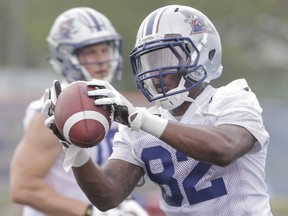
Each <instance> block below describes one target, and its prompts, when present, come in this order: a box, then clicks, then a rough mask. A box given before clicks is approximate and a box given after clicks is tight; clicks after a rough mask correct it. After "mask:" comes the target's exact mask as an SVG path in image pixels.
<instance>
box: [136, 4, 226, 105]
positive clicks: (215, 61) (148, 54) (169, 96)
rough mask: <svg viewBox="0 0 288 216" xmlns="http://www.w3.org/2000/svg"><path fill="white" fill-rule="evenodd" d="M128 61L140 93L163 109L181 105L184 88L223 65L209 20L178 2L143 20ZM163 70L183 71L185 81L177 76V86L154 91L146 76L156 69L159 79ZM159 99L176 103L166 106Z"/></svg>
mask: <svg viewBox="0 0 288 216" xmlns="http://www.w3.org/2000/svg"><path fill="white" fill-rule="evenodd" d="M163 56H165V59H164V58H163ZM168 56H169V57H168ZM160 59H161V63H159V60H160ZM130 61H131V66H132V69H133V73H134V76H135V80H136V82H137V85H138V87H139V88H140V89H141V91H142V92H143V94H144V95H145V96H146V98H147V99H148V100H149V101H156V102H160V105H162V106H163V107H164V108H166V109H173V108H175V107H177V106H179V105H181V104H182V103H183V102H184V101H185V100H186V98H187V95H188V94H187V92H185V91H189V90H190V89H191V88H193V87H195V86H197V85H198V84H199V83H202V82H207V83H208V82H210V81H211V80H213V79H216V78H218V77H219V76H220V75H221V73H222V69H223V67H222V65H221V61H222V50H221V41H220V37H219V34H218V32H217V30H216V29H215V27H214V25H213V24H212V22H211V21H210V20H209V19H208V17H206V16H205V15H204V14H203V13H202V12H200V11H198V10H196V9H194V8H192V7H188V6H180V5H169V6H165V7H162V8H159V9H157V10H155V11H153V12H152V13H150V14H149V15H148V16H147V17H146V18H145V19H144V20H143V22H142V24H141V25H140V28H139V30H138V33H137V37H136V44H135V47H134V49H133V50H132V52H131V55H130ZM156 61H158V62H156ZM153 65H157V66H153ZM167 70H168V71H169V74H173V71H174V72H175V73H178V74H181V75H183V77H182V79H184V80H185V81H183V80H182V79H181V80H180V82H179V85H178V87H177V88H175V89H172V90H170V91H168V92H162V93H160V94H159V93H156V91H155V90H154V91H153V88H154V87H153V86H151V85H153V84H152V82H151V81H149V77H150V78H152V77H155V71H158V72H159V75H158V76H159V77H158V78H159V79H160V80H162V79H161V77H162V76H164V75H167V74H168V73H166V74H165V71H167ZM152 71H154V73H152ZM175 73H174V74H175ZM151 74H153V76H152V75H151ZM187 82H188V85H187ZM187 86H188V87H187ZM178 94H182V95H183V97H182V96H180V95H178ZM176 95H177V96H176ZM173 98H175V100H174V99H173ZM176 98H177V100H176ZM179 99H180V100H179ZM167 100H168V101H169V102H167ZM161 101H165V104H169V103H170V102H173V101H177V103H172V104H173V105H172V106H169V107H167V106H166V105H164V104H161ZM170 104H171V103H170Z"/></svg>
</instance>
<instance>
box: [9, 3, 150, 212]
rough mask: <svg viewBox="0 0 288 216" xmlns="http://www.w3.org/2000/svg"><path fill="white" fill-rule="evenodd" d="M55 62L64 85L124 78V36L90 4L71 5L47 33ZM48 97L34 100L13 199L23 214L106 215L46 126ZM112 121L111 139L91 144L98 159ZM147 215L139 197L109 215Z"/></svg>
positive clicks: (15, 166)
mask: <svg viewBox="0 0 288 216" xmlns="http://www.w3.org/2000/svg"><path fill="white" fill-rule="evenodd" d="M47 41H48V45H49V49H50V53H51V58H50V63H51V65H52V66H53V68H54V69H55V71H57V72H59V73H60V74H61V75H62V76H63V78H64V79H63V81H62V83H61V84H62V87H64V86H66V85H67V84H68V83H70V82H73V81H77V80H87V81H88V80H91V79H92V78H97V79H101V80H106V81H107V82H114V81H119V80H120V79H121V73H122V71H121V70H122V53H121V49H122V47H121V46H122V45H121V41H122V39H121V37H120V35H119V34H118V33H117V32H116V31H115V29H114V27H113V25H112V24H111V22H110V21H109V20H108V18H107V17H106V16H104V15H103V14H101V13H100V12H98V11H96V10H94V9H91V8H84V7H83V8H81V7H80V8H72V9H69V10H67V11H65V12H63V13H62V14H60V15H59V16H58V17H57V18H56V20H55V22H54V24H53V25H52V27H51V30H50V33H49V35H48V37H47ZM42 106H43V100H42V99H40V100H37V101H34V102H32V103H31V104H30V105H29V106H28V108H27V111H26V116H25V119H24V126H25V133H24V135H23V137H22V139H21V140H20V142H19V144H18V147H17V149H16V150H15V153H14V156H13V159H12V164H11V182H10V184H11V191H12V199H13V201H14V202H16V203H19V204H23V205H24V208H23V216H31V215H34V216H43V215H53V216H57V215H58V216H64V215H69V216H72V215H75V216H76V215H77V216H80V215H83V216H84V215H85V216H88V215H102V213H100V211H98V210H97V209H96V208H95V207H92V205H91V204H90V202H89V201H88V199H87V197H86V196H85V194H84V193H83V192H82V191H81V189H80V188H79V186H78V185H77V183H76V181H75V178H74V176H73V173H72V172H69V173H66V172H65V171H64V169H63V167H62V164H63V160H64V157H65V154H64V152H63V151H62V147H61V145H60V144H59V140H58V139H57V138H56V137H55V136H54V135H53V133H51V131H50V130H49V129H47V128H46V127H45V125H44V120H45V119H44V117H43V115H42V113H41V110H42ZM116 131H117V124H113V125H112V127H111V130H110V131H109V133H108V135H107V136H106V138H105V139H104V140H103V141H102V142H101V143H100V144H99V145H97V147H95V148H89V155H90V156H91V158H92V160H93V162H94V163H97V164H99V165H102V163H103V162H104V161H106V160H107V158H108V157H109V156H110V154H111V152H112V146H111V138H112V137H113V136H114V134H115V132H116ZM125 208H126V209H127V208H129V211H130V213H131V214H132V213H133V215H143V216H145V215H147V213H146V211H145V210H144V209H143V208H142V207H141V206H140V205H139V204H138V203H136V202H135V201H134V200H132V199H129V200H126V201H124V202H123V203H122V204H121V205H120V206H118V207H117V208H115V209H112V210H110V211H109V212H106V213H105V215H113V216H114V215H116V216H117V215H120V214H121V215H123V214H124V215H130V214H129V213H127V211H126V210H125Z"/></svg>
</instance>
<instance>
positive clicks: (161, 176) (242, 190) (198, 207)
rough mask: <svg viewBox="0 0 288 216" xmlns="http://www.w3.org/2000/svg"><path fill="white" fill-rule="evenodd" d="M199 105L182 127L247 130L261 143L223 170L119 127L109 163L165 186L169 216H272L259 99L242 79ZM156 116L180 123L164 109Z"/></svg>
mask: <svg viewBox="0 0 288 216" xmlns="http://www.w3.org/2000/svg"><path fill="white" fill-rule="evenodd" d="M195 101H196V102H194V103H192V104H191V106H190V107H189V108H188V110H187V111H186V113H185V114H184V115H183V117H182V118H181V119H180V120H179V122H180V123H184V124H189V125H222V124H233V125H239V126H242V127H244V128H246V129H247V130H248V131H250V133H251V134H252V135H253V136H254V137H255V138H256V139H257V142H256V143H255V145H254V147H253V148H252V149H251V150H250V152H248V153H247V154H246V155H244V156H242V157H241V158H239V159H238V160H236V161H235V162H233V163H232V164H230V165H229V166H226V167H219V166H216V165H212V164H208V163H203V162H200V161H197V160H194V159H193V158H191V157H188V156H186V155H184V154H183V153H181V152H180V151H177V150H176V149H174V148H172V147H171V146H169V145H167V144H166V143H164V142H163V141H161V140H160V139H158V138H156V137H154V136H152V135H150V134H148V133H146V132H144V131H141V130H140V131H134V130H131V129H130V128H128V127H125V126H120V127H119V133H116V136H115V139H114V143H113V153H112V155H111V157H110V159H120V160H124V161H128V162H130V163H133V164H135V165H138V166H141V167H142V168H143V169H144V171H145V173H146V175H147V176H148V177H149V178H150V179H151V180H152V181H153V182H155V183H156V184H158V185H159V186H160V188H161V191H162V196H161V200H160V207H161V209H162V210H163V211H164V212H165V213H166V214H167V215H168V216H172V215H173V216H179V215H181V216H191V215H201V216H214V215H221V216H224V215H225V216H227V215H231V216H244V215H245V216H256V215H257V216H271V215H272V213H271V210H270V204H269V195H268V194H267V190H266V184H265V182H264V179H265V170H264V169H265V160H266V154H267V144H268V141H269V135H268V133H267V131H266V130H265V127H264V125H263V121H262V115H261V113H262V108H261V107H260V105H259V103H258V100H257V98H256V96H255V94H254V93H253V92H251V91H250V89H249V87H248V85H247V83H246V81H245V80H244V79H239V80H235V81H233V82H231V83H230V84H228V85H226V86H223V87H220V88H218V89H215V88H213V87H211V86H207V87H206V88H205V89H204V91H203V92H202V93H201V94H200V95H199V96H198V97H197V98H196V99H195ZM196 103H197V104H198V106H197V105H196ZM153 113H154V114H156V115H160V116H162V117H163V118H166V119H169V120H171V121H177V120H176V119H175V118H174V117H173V116H172V115H171V114H170V113H169V112H168V111H167V110H164V109H162V108H158V109H157V110H155V111H153Z"/></svg>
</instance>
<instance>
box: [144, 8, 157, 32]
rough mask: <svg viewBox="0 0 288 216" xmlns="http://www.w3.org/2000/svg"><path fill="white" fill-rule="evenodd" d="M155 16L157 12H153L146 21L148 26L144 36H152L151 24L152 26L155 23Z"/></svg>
mask: <svg viewBox="0 0 288 216" xmlns="http://www.w3.org/2000/svg"><path fill="white" fill-rule="evenodd" d="M157 14H158V10H157V11H155V12H154V13H153V14H152V15H151V17H150V19H149V20H148V24H147V28H146V33H145V36H147V35H151V34H152V31H153V24H154V21H155V18H156V15H157Z"/></svg>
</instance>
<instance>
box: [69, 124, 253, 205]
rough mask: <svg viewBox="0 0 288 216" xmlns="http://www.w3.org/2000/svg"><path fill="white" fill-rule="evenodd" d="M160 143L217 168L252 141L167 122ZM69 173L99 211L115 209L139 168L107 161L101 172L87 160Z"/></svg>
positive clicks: (230, 129)
mask: <svg viewBox="0 0 288 216" xmlns="http://www.w3.org/2000/svg"><path fill="white" fill-rule="evenodd" d="M160 139H161V140H163V141H164V142H166V143H167V144H169V145H170V146H172V147H174V148H175V149H177V150H179V151H181V152H183V153H184V154H186V155H187V156H190V157H192V158H194V159H195V160H199V161H204V162H207V163H211V164H215V165H218V166H227V165H229V164H230V163H232V162H233V161H235V160H236V159H238V158H239V157H241V156H242V155H244V154H245V153H247V152H248V151H249V150H250V149H251V148H252V147H253V145H254V143H255V141H256V140H255V138H254V137H253V136H252V135H251V134H250V132H248V131H247V130H246V129H245V128H243V127H240V126H236V125H220V126H190V125H185V124H180V123H175V122H171V121H170V122H169V123H168V125H167V127H166V129H165V130H164V132H163V134H162V136H161V137H160ZM73 172H74V175H75V177H76V179H77V182H78V184H79V185H80V187H81V188H82V190H83V191H84V192H85V194H86V195H87V197H88V198H89V200H90V201H91V202H92V203H93V204H94V205H95V206H96V207H97V208H99V209H100V210H102V211H107V210H108V209H110V208H113V207H115V206H117V205H119V204H120V203H121V202H122V201H123V200H124V199H125V198H126V197H127V196H128V195H129V194H130V193H131V192H132V191H133V189H134V188H135V187H136V185H137V183H138V182H139V181H140V178H141V176H142V175H143V170H142V168H141V167H138V166H136V165H133V164H130V163H127V162H125V161H121V160H108V161H107V163H106V165H105V166H104V168H103V169H101V168H100V167H99V166H97V165H96V166H95V165H94V164H93V162H92V161H91V160H89V161H88V162H87V163H86V164H84V165H83V166H82V167H78V168H75V167H74V168H73Z"/></svg>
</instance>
